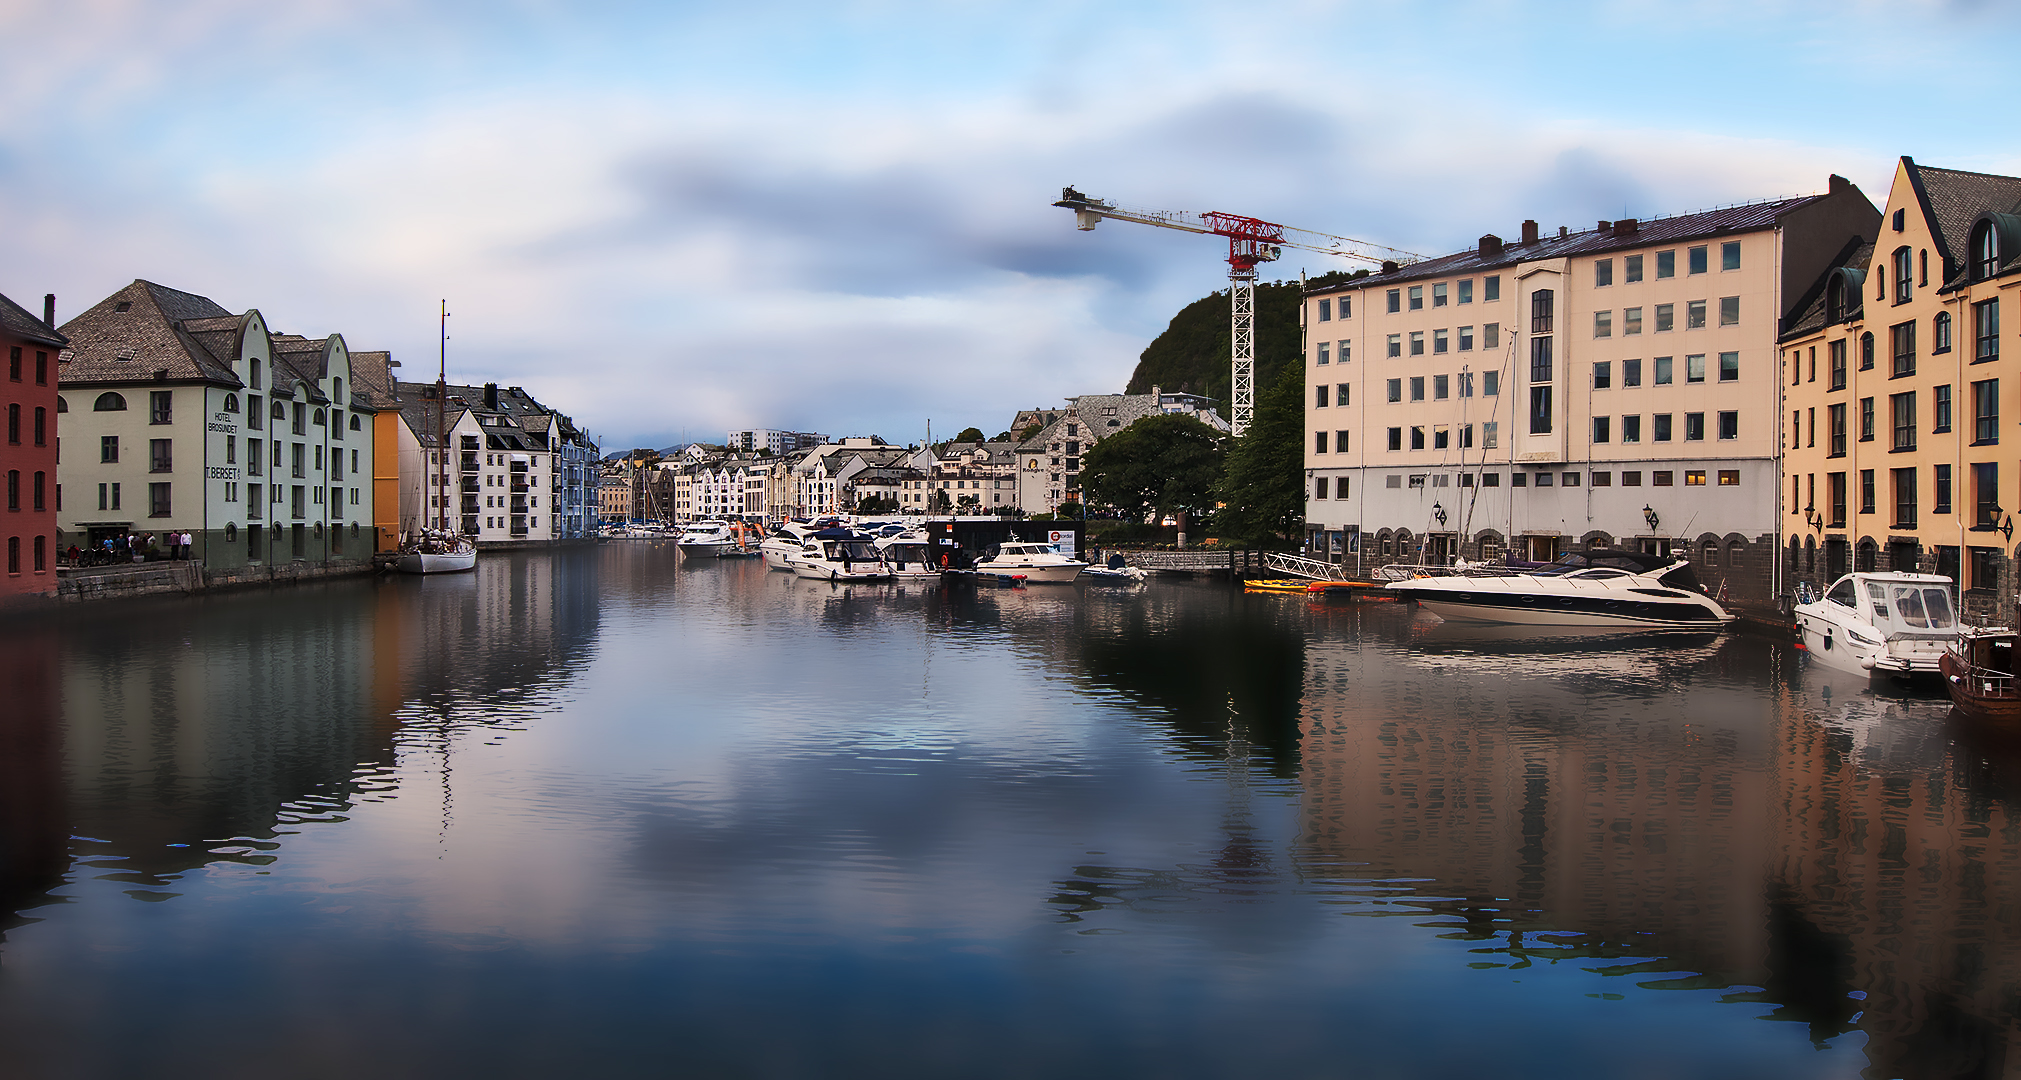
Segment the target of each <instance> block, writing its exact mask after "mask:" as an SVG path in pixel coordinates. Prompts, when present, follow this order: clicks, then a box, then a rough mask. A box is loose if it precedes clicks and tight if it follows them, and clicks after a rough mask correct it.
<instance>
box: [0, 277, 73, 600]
mask: <svg viewBox="0 0 2021 1080" xmlns="http://www.w3.org/2000/svg"><path fill="white" fill-rule="evenodd" d="M55 309H56V298H55V297H54V296H48V297H44V298H43V305H42V317H41V318H39V319H38V318H36V317H35V316H34V315H31V314H29V312H28V311H27V310H26V309H24V308H22V307H21V306H20V305H18V304H16V303H14V301H12V300H9V299H8V298H7V297H5V296H0V355H4V356H5V357H6V360H7V377H6V379H5V380H4V381H0V404H4V405H5V407H6V411H7V441H6V442H5V443H4V444H0V473H4V474H5V475H6V481H7V502H6V510H5V511H4V513H5V515H6V516H5V519H4V520H5V524H4V525H0V538H4V543H5V544H6V545H7V547H6V574H5V576H4V577H0V609H4V608H7V607H11V606H14V605H16V604H28V603H35V602H36V601H38V600H48V599H53V598H54V597H55V595H56V553H57V550H58V541H59V540H60V539H61V536H60V534H59V532H58V524H57V509H58V505H59V503H60V502H61V501H62V494H61V490H60V485H59V474H58V472H57V468H58V466H57V452H56V451H57V434H58V433H57V408H58V404H59V400H60V399H59V398H58V397H57V393H56V384H57V368H58V358H59V357H60V356H61V355H62V352H63V348H64V346H65V345H67V344H69V339H68V338H66V337H64V336H63V335H62V334H60V333H57V331H56V327H55V321H56V311H55Z"/></svg>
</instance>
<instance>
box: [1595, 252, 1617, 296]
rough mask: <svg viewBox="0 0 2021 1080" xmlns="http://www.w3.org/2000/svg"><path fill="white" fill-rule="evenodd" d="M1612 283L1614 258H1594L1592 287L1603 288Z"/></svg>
mask: <svg viewBox="0 0 2021 1080" xmlns="http://www.w3.org/2000/svg"><path fill="white" fill-rule="evenodd" d="M1612 284H1614V260H1612V259H1595V260H1594V261H1593V287H1594V288H1596V289H1604V288H1606V287H1607V286H1609V285H1612Z"/></svg>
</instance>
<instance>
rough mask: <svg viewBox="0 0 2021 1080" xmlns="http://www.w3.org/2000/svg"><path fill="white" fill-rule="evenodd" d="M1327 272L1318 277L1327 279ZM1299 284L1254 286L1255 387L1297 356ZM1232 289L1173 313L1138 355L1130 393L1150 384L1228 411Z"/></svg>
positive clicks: (1147, 388)
mask: <svg viewBox="0 0 2021 1080" xmlns="http://www.w3.org/2000/svg"><path fill="white" fill-rule="evenodd" d="M1335 276H1338V277H1340V278H1342V279H1345V278H1347V277H1348V276H1349V275H1346V274H1340V275H1332V274H1329V275H1327V276H1326V278H1316V279H1314V280H1315V281H1328V280H1331V279H1332V278H1334V277H1335ZM1298 302H1299V287H1298V283H1297V282H1296V281H1273V282H1258V283H1257V285H1256V385H1257V387H1259V388H1261V387H1265V386H1270V385H1272V384H1273V382H1274V380H1275V379H1276V377H1277V373H1278V372H1279V371H1280V370H1282V369H1283V367H1284V365H1285V364H1286V363H1288V362H1290V361H1293V360H1296V359H1297V358H1298V355H1299V350H1300V347H1301V343H1300V341H1299V337H1298ZM1228 321H1229V319H1228V292H1227V290H1225V289H1224V290H1221V291H1219V292H1215V293H1213V294H1211V295H1208V296H1203V297H1201V298H1200V299H1198V300H1195V301H1193V302H1192V303H1190V304H1187V305H1186V306H1185V307H1183V308H1181V309H1180V310H1179V313H1178V314H1177V315H1174V316H1172V321H1171V323H1170V324H1169V325H1167V326H1166V327H1165V332H1164V333H1161V334H1159V335H1158V336H1157V337H1156V338H1154V339H1152V341H1151V344H1150V345H1148V346H1146V347H1145V349H1144V351H1143V353H1142V354H1141V355H1140V356H1138V358H1137V370H1136V371H1135V372H1133V373H1132V374H1131V375H1130V385H1129V386H1128V387H1127V388H1126V389H1125V390H1124V393H1128V394H1148V393H1150V392H1151V387H1152V386H1154V385H1155V386H1158V387H1160V388H1162V389H1164V390H1168V391H1174V390H1176V391H1179V392H1182V393H1188V394H1203V395H1205V396H1207V397H1210V398H1213V399H1214V401H1215V404H1216V406H1217V407H1218V408H1219V409H1220V410H1221V414H1222V415H1223V416H1226V415H1228V382H1229V372H1228V365H1229V355H1230V353H1232V352H1233V349H1234V343H1233V342H1232V341H1231V340H1230V335H1231V331H1230V329H1229V326H1228Z"/></svg>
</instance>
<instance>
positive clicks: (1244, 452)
mask: <svg viewBox="0 0 2021 1080" xmlns="http://www.w3.org/2000/svg"><path fill="white" fill-rule="evenodd" d="M1304 469H1305V367H1304V365H1302V364H1287V365H1285V367H1284V368H1283V370H1281V371H1280V372H1279V373H1278V376H1277V379H1276V381H1274V382H1272V383H1270V384H1269V385H1268V386H1267V387H1266V388H1265V389H1264V391H1263V392H1262V393H1261V394H1258V395H1257V398H1256V414H1255V416H1254V417H1253V418H1252V419H1251V422H1250V425H1249V430H1248V431H1247V432H1245V433H1244V434H1243V436H1242V437H1241V438H1239V439H1236V440H1234V445H1233V446H1232V447H1230V448H1229V451H1228V469H1227V472H1225V473H1224V474H1223V475H1222V478H1221V486H1220V489H1219V495H1220V498H1221V503H1222V508H1221V512H1220V513H1219V514H1218V515H1216V516H1215V518H1214V527H1215V529H1216V530H1217V531H1218V532H1219V533H1220V534H1221V535H1222V536H1224V537H1227V538H1230V539H1240V540H1262V539H1265V538H1275V539H1288V538H1294V537H1296V536H1297V535H1298V534H1299V533H1300V532H1301V531H1302V530H1303V527H1304V524H1305V472H1304Z"/></svg>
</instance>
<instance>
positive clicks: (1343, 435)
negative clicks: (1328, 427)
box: [1333, 431, 1347, 454]
mask: <svg viewBox="0 0 2021 1080" xmlns="http://www.w3.org/2000/svg"><path fill="white" fill-rule="evenodd" d="M1333 452H1334V453H1336V454H1345V453H1347V432H1345V431H1336V432H1334V433H1333Z"/></svg>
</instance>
